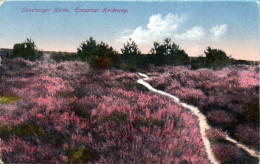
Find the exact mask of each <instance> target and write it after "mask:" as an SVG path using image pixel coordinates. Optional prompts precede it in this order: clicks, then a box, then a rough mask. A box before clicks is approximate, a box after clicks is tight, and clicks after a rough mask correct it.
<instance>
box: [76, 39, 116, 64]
mask: <svg viewBox="0 0 260 164" xmlns="http://www.w3.org/2000/svg"><path fill="white" fill-rule="evenodd" d="M77 54H78V56H79V58H80V59H81V60H83V61H87V62H88V63H89V65H90V66H91V67H92V68H97V69H104V68H109V67H112V66H114V67H117V66H118V65H119V56H118V54H117V52H116V51H115V50H114V49H113V48H112V47H110V46H109V45H107V44H105V43H104V42H101V43H98V44H97V43H96V41H95V40H94V39H93V38H92V37H90V38H89V40H87V41H86V42H83V43H82V44H81V46H80V47H79V48H78V51H77Z"/></svg>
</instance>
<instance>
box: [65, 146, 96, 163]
mask: <svg viewBox="0 0 260 164" xmlns="http://www.w3.org/2000/svg"><path fill="white" fill-rule="evenodd" d="M65 155H66V156H67V157H68V158H69V162H72V163H86V162H93V161H95V160H97V159H98V153H97V152H96V151H95V150H93V149H91V148H83V147H77V148H67V149H66V150H65Z"/></svg>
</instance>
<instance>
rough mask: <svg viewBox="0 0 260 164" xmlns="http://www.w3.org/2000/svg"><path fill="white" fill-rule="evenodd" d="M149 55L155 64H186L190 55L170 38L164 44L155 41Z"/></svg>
mask: <svg viewBox="0 0 260 164" xmlns="http://www.w3.org/2000/svg"><path fill="white" fill-rule="evenodd" d="M153 45H154V48H152V49H151V51H150V55H149V57H150V58H151V61H152V63H153V64H155V65H159V66H160V65H165V64H167V65H186V64H188V63H189V57H188V55H187V54H186V53H185V51H184V50H182V49H180V47H179V46H178V45H176V44H175V43H174V42H173V43H171V39H170V38H166V39H165V40H164V42H163V44H160V43H158V42H154V44H153Z"/></svg>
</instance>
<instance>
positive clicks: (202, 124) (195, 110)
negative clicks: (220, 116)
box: [137, 73, 260, 164]
mask: <svg viewBox="0 0 260 164" xmlns="http://www.w3.org/2000/svg"><path fill="white" fill-rule="evenodd" d="M138 75H139V76H142V77H144V78H143V79H139V80H137V83H139V84H142V85H144V86H145V87H146V88H147V89H149V90H150V91H152V92H155V93H158V94H160V95H164V96H166V97H169V98H171V99H173V100H174V102H175V103H177V104H178V105H180V106H182V107H183V108H185V109H189V110H190V111H191V112H192V113H193V114H194V115H196V116H197V117H198V120H199V127H200V128H199V129H200V134H201V138H202V141H203V144H204V146H205V149H206V153H207V155H208V159H209V161H210V162H211V163H213V164H217V163H219V162H218V161H217V160H216V158H215V156H214V154H213V152H212V149H211V145H210V142H209V140H208V139H207V137H206V130H207V129H209V128H210V126H209V125H208V123H207V120H206V117H205V116H204V115H203V114H202V113H201V112H200V110H199V109H198V108H197V107H194V106H192V105H189V104H186V103H183V102H181V101H180V99H179V98H178V97H175V96H173V95H171V94H169V93H166V92H163V91H160V90H157V89H155V88H153V87H152V86H151V85H150V84H149V83H147V82H145V81H144V80H147V79H149V77H148V76H147V75H146V74H143V73H138ZM225 139H226V140H227V141H230V142H232V143H234V144H235V145H236V146H237V147H239V148H241V149H243V150H244V151H246V152H248V153H249V154H250V155H251V156H252V157H256V158H258V159H260V158H259V157H260V155H259V152H257V151H255V150H252V149H250V148H248V147H247V146H245V145H243V144H241V143H238V142H237V141H235V140H234V139H232V138H230V137H229V136H228V135H227V136H226V137H225Z"/></svg>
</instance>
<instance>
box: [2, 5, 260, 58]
mask: <svg viewBox="0 0 260 164" xmlns="http://www.w3.org/2000/svg"><path fill="white" fill-rule="evenodd" d="M24 7H27V8H32V9H34V8H37V9H46V8H47V9H51V11H50V12H49V13H44V14H42V13H32V12H28V13H23V12H21V10H22V9H23V8H24ZM77 7H80V8H85V9H100V10H101V11H102V10H103V8H105V7H108V8H117V9H127V10H128V13H126V14H123V13H107V14H105V13H103V12H98V13H76V12H75V8H77ZM55 8H68V9H69V10H70V12H69V13H53V12H52V11H53V10H54V9H55ZM0 35H1V36H0V48H12V46H13V44H15V43H18V42H22V41H24V40H25V39H26V38H27V37H31V38H32V39H33V40H34V41H35V43H36V45H37V47H38V48H39V49H41V50H55V51H59V50H60V51H74V52H75V51H76V50H77V47H79V45H80V43H82V42H83V41H85V40H86V39H88V38H89V36H93V37H94V39H96V40H97V41H104V42H106V43H108V44H109V45H111V46H113V47H115V48H116V50H118V51H120V48H122V47H123V43H124V42H125V41H126V40H127V38H129V37H131V38H133V39H134V40H135V41H136V42H137V45H138V46H139V47H140V49H141V50H142V52H143V53H147V52H148V51H149V50H150V49H151V48H152V43H153V41H159V42H162V40H163V38H166V37H169V38H171V39H172V41H174V42H175V43H177V44H179V45H180V46H181V47H182V48H183V49H184V50H185V51H186V52H187V53H188V54H189V55H190V56H198V55H200V54H202V53H203V51H204V50H205V49H206V47H207V46H212V47H213V48H219V49H223V50H224V51H225V52H227V54H228V55H232V57H234V58H237V59H248V60H258V59H259V9H258V5H257V3H256V2H104V1H103V2H79V1H77V2H71V1H70V2H69V1H67V2H64V1H63V2H53V1H52V2H11V1H8V2H5V3H4V4H3V5H2V6H1V7H0Z"/></svg>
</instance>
